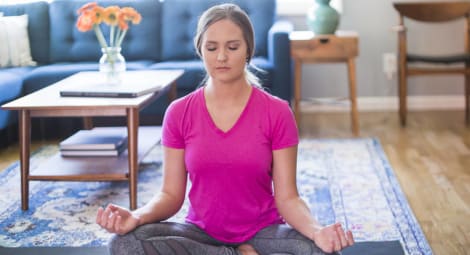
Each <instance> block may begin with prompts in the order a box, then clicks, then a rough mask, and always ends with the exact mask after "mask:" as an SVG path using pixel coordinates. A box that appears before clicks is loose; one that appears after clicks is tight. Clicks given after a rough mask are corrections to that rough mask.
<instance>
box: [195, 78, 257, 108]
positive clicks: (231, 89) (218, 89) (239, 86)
mask: <svg viewBox="0 0 470 255" xmlns="http://www.w3.org/2000/svg"><path fill="white" fill-rule="evenodd" d="M204 94H205V97H206V100H210V101H212V102H213V103H216V104H232V103H237V102H240V101H242V102H245V101H246V99H247V97H249V95H250V94H251V85H250V84H248V82H246V81H245V80H241V81H237V82H235V83H231V84H227V83H224V84H218V83H214V82H213V81H212V80H210V79H209V80H208V82H207V85H206V87H205V89H204Z"/></svg>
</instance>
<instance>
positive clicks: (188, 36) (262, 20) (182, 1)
mask: <svg viewBox="0 0 470 255" xmlns="http://www.w3.org/2000/svg"><path fill="white" fill-rule="evenodd" d="M230 2H232V3H235V4H237V5H239V6H240V8H242V9H243V10H244V11H245V12H247V14H248V15H249V16H250V19H251V21H252V23H253V27H254V30H255V44H256V48H255V56H266V55H267V47H268V46H267V39H268V31H269V29H270V27H271V26H272V25H273V23H274V20H275V15H276V0H234V1H230ZM220 3H221V1H220V0H165V1H164V2H163V11H162V26H163V27H162V45H161V48H162V60H176V59H179V60H181V59H194V58H197V55H196V51H195V50H194V46H193V37H194V35H195V34H196V28H197V21H198V19H199V17H200V16H201V14H202V13H203V12H204V11H205V10H206V9H208V8H209V7H211V6H214V5H216V4H220Z"/></svg>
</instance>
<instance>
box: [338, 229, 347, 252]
mask: <svg viewBox="0 0 470 255" xmlns="http://www.w3.org/2000/svg"><path fill="white" fill-rule="evenodd" d="M336 235H337V236H338V239H339V241H340V244H341V248H344V247H346V246H348V241H347V240H346V234H345V233H344V230H343V227H341V225H340V226H339V227H337V228H336Z"/></svg>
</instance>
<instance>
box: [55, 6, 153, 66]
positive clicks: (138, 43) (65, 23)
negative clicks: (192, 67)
mask: <svg viewBox="0 0 470 255" xmlns="http://www.w3.org/2000/svg"><path fill="white" fill-rule="evenodd" d="M88 2H89V1H88V0H77V1H70V0H55V1H52V2H51V3H50V18H51V45H50V47H51V48H50V49H51V51H50V52H51V56H50V58H51V61H52V62H65V61H67V62H78V61H98V60H99V58H100V57H101V49H100V45H99V43H98V40H97V39H96V35H95V33H94V31H93V30H91V31H88V32H80V31H78V30H77V28H76V26H75V24H76V22H77V10H78V9H79V8H80V7H81V6H82V5H84V4H86V3H88ZM98 4H100V5H102V6H109V5H118V6H120V7H125V6H130V7H133V8H135V9H136V10H137V11H138V12H139V13H140V14H141V15H142V21H141V23H140V24H138V25H135V26H131V27H130V29H129V30H128V31H127V34H126V37H125V38H124V41H123V43H122V55H123V56H124V58H125V59H126V60H144V59H147V60H154V61H158V60H159V59H160V47H159V42H160V27H161V25H160V15H161V14H160V1H156V0H139V1H132V0H102V1H98ZM102 30H103V33H104V34H105V36H107V35H109V32H108V31H109V27H108V26H104V25H103V26H102Z"/></svg>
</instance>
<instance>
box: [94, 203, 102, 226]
mask: <svg viewBox="0 0 470 255" xmlns="http://www.w3.org/2000/svg"><path fill="white" fill-rule="evenodd" d="M103 211H104V209H103V207H100V208H98V212H97V213H96V220H95V221H96V223H97V224H98V225H100V226H101V216H102V215H103Z"/></svg>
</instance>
